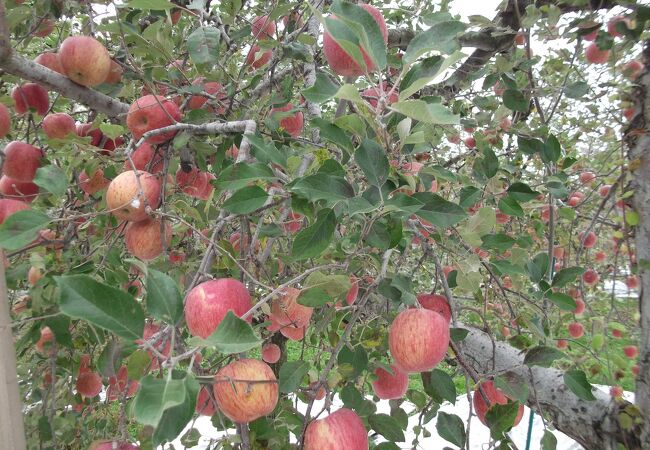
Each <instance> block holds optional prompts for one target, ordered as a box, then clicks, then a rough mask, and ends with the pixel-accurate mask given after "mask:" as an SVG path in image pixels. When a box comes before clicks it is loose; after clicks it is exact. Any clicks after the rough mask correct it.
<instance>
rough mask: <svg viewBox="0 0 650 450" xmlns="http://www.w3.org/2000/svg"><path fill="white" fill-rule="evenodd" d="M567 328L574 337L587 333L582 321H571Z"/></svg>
mask: <svg viewBox="0 0 650 450" xmlns="http://www.w3.org/2000/svg"><path fill="white" fill-rule="evenodd" d="M567 329H568V330H569V336H571V337H572V338H574V339H578V338H581V337H582V336H584V334H585V327H583V326H582V324H581V323H580V322H571V323H570V324H569V326H568V327H567Z"/></svg>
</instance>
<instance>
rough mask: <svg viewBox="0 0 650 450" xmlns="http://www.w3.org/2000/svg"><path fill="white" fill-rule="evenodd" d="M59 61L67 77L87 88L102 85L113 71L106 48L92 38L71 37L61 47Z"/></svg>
mask: <svg viewBox="0 0 650 450" xmlns="http://www.w3.org/2000/svg"><path fill="white" fill-rule="evenodd" d="M59 61H60V62H61V67H63V71H64V72H65V74H66V76H67V77H68V78H70V79H71V80H72V81H74V82H75V83H77V84H80V85H82V86H87V87H93V86H97V85H100V84H102V83H103V82H104V80H106V77H107V76H108V74H109V72H110V70H111V57H110V56H109V54H108V51H107V50H106V47H104V45H103V44H102V43H101V42H99V41H98V40H97V39H95V38H94V37H91V36H69V37H67V38H66V39H65V40H64V41H63V43H62V44H61V47H59Z"/></svg>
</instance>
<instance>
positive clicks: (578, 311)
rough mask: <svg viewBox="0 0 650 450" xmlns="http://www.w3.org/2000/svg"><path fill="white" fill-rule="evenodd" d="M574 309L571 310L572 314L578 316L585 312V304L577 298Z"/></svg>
mask: <svg viewBox="0 0 650 450" xmlns="http://www.w3.org/2000/svg"><path fill="white" fill-rule="evenodd" d="M575 302H576V308H575V309H574V310H573V314H575V315H580V314H582V313H583V312H585V302H584V301H583V300H581V299H579V298H576V299H575Z"/></svg>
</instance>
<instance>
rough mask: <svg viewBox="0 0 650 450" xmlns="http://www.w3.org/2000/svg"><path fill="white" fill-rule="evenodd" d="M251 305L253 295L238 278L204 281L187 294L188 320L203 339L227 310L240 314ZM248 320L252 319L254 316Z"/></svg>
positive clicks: (188, 326) (186, 312) (186, 315)
mask: <svg viewBox="0 0 650 450" xmlns="http://www.w3.org/2000/svg"><path fill="white" fill-rule="evenodd" d="M250 307H251V297H250V294H249V293H248V290H247V289H246V286H244V285H243V284H242V283H241V282H240V281H239V280H235V279H234V278H219V279H216V280H210V281H206V282H203V283H201V284H199V285H198V286H196V287H195V288H193V289H192V290H191V291H190V292H189V293H188V294H187V297H186V298H185V321H186V322H187V328H188V329H189V331H190V334H192V335H193V336H199V337H202V338H203V339H205V338H207V337H208V336H210V335H211V334H212V333H213V332H214V330H216V329H217V326H218V325H219V324H220V323H221V321H222V320H223V318H224V317H226V314H227V313H228V311H232V312H233V313H234V314H235V315H236V316H239V317H241V316H242V315H244V314H245V313H246V312H247V311H248V310H249V309H250ZM247 320H248V321H249V322H250V321H251V317H250V316H249V317H248V318H247Z"/></svg>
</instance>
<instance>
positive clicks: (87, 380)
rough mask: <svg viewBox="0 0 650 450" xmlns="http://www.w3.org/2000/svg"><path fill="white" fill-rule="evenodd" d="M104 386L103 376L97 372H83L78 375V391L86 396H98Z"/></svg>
mask: <svg viewBox="0 0 650 450" xmlns="http://www.w3.org/2000/svg"><path fill="white" fill-rule="evenodd" d="M102 387H103V385H102V378H101V377H100V376H99V375H98V374H96V373H95V372H82V373H80V374H79V376H78V377H77V392H78V393H79V394H81V395H83V396H84V397H90V398H92V397H96V396H97V395H99V393H100V392H101V390H102Z"/></svg>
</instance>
